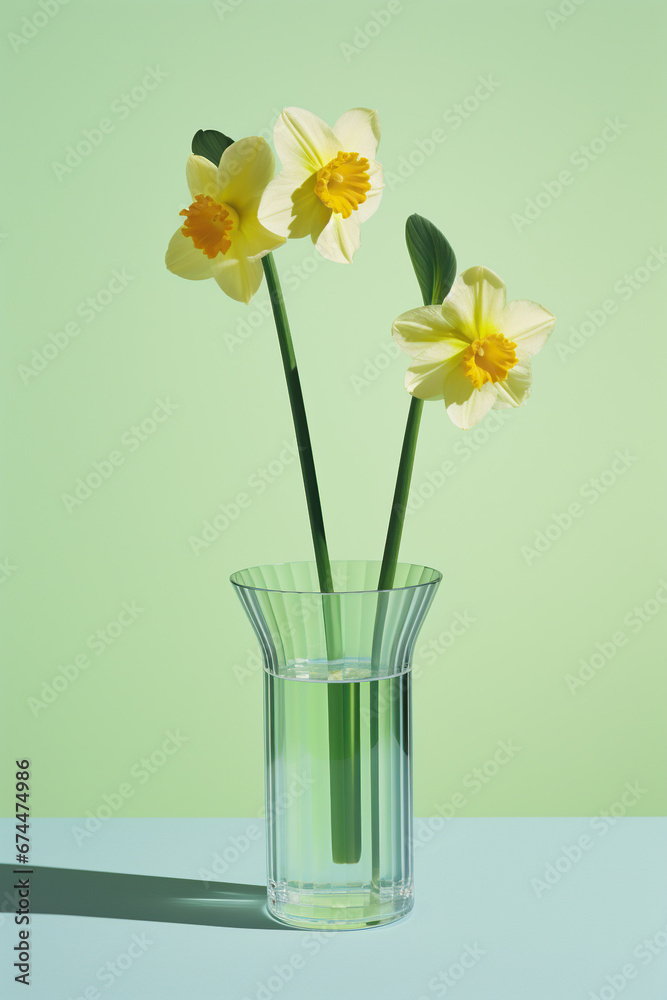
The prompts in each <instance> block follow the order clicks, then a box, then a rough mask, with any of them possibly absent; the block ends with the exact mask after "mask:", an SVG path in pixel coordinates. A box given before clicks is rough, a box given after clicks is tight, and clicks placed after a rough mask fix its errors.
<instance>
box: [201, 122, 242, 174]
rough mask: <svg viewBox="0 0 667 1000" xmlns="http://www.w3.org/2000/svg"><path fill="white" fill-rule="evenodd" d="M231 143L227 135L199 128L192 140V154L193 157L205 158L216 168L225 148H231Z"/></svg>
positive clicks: (231, 140)
mask: <svg viewBox="0 0 667 1000" xmlns="http://www.w3.org/2000/svg"><path fill="white" fill-rule="evenodd" d="M233 142H234V140H233V139H230V138H229V136H228V135H223V133H222V132H216V131H215V129H214V128H207V129H202V128H200V129H199V131H198V132H195V134H194V137H193V139H192V152H193V153H194V154H195V156H205V157H206V159H207V160H210V161H211V163H215V165H216V167H217V166H218V164H219V163H220V157H221V156H222V154H223V153H224V151H225V150H226V149H227V146H231V144H232V143H233Z"/></svg>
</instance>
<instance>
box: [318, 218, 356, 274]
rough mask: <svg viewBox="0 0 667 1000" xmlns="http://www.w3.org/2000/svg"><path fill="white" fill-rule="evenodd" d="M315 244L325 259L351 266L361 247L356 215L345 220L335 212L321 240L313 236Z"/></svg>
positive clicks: (320, 237) (323, 231)
mask: <svg viewBox="0 0 667 1000" xmlns="http://www.w3.org/2000/svg"><path fill="white" fill-rule="evenodd" d="M313 243H314V244H315V246H316V247H317V249H318V250H319V252H320V253H321V254H322V256H323V257H327V258H328V259H329V260H333V261H335V262H336V263H338V264H351V263H352V258H353V257H354V255H355V253H356V252H357V250H358V249H359V247H360V246H361V231H360V229H359V223H358V222H357V220H356V218H355V217H354V215H351V216H350V217H349V218H348V219H344V218H343V217H342V216H341V215H339V214H338V213H336V212H333V213H332V215H331V218H330V219H329V221H328V223H327V224H326V226H325V227H324V229H323V230H322V233H321V235H320V236H319V238H317V239H316V238H315V237H314V236H313Z"/></svg>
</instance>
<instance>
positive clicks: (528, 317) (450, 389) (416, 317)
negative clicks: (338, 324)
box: [392, 267, 556, 430]
mask: <svg viewBox="0 0 667 1000" xmlns="http://www.w3.org/2000/svg"><path fill="white" fill-rule="evenodd" d="M555 322H556V320H555V317H554V316H552V314H551V313H550V312H548V311H547V310H546V309H544V308H543V307H542V306H540V305H538V304H537V303H536V302H528V301H526V300H523V299H517V300H516V301H515V302H507V301H506V290H505V285H504V283H503V282H502V281H501V279H500V278H499V277H498V275H497V274H494V273H493V271H490V270H489V269H488V268H486V267H471V268H469V269H468V270H467V271H464V272H463V274H461V275H460V276H459V277H458V278H457V279H456V281H455V282H454V284H453V286H452V289H451V291H450V293H449V295H447V297H446V298H445V300H444V302H443V303H442V305H432V306H421V307H420V308H418V309H411V310H410V311H409V312H406V313H403V315H402V316H399V317H398V319H397V320H396V321H395V323H394V325H393V329H392V332H393V335H394V339H395V340H396V342H397V343H398V345H399V347H401V348H402V350H404V351H405V352H406V353H407V354H410V355H411V356H412V357H413V358H414V361H413V363H412V365H411V366H410V368H409V369H408V372H407V375H406V377H405V388H406V389H407V390H408V392H410V393H411V394H412V395H413V396H416V397H417V398H418V399H444V401H445V406H446V408H447V413H448V414H449V416H450V417H451V419H452V420H453V422H454V423H455V424H456V425H457V426H458V427H461V428H463V429H464V430H465V429H468V428H470V427H473V426H474V425H475V424H477V423H479V421H480V420H481V419H482V417H483V416H484V415H485V414H486V413H488V411H489V410H490V409H491V407H494V408H496V409H498V408H503V407H510V406H521V404H522V403H524V402H525V401H526V400H527V399H528V396H529V395H530V385H531V362H530V359H531V356H532V355H534V354H537V352H538V351H539V350H540V349H541V348H542V347H544V345H545V344H546V342H547V339H548V337H549V335H550V333H551V331H552V330H553V328H554V324H555Z"/></svg>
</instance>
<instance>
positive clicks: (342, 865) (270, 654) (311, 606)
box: [231, 561, 441, 930]
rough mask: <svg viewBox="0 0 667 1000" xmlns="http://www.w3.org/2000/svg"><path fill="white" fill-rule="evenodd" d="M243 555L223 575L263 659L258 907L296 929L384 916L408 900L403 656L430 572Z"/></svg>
mask: <svg viewBox="0 0 667 1000" xmlns="http://www.w3.org/2000/svg"><path fill="white" fill-rule="evenodd" d="M332 572H333V579H334V587H335V592H334V593H332V594H329V593H321V592H320V590H319V587H318V576H317V570H316V567H315V564H314V563H307V562H303V563H283V564H281V565H277V566H255V567H253V568H251V569H245V570H241V571H240V572H238V573H234V574H233V576H232V578H231V580H232V583H233V585H234V587H235V588H236V591H237V593H238V595H239V597H240V599H241V601H242V603H243V606H244V608H245V610H246V612H247V614H248V617H249V618H250V621H251V623H252V626H253V628H254V630H255V632H256V634H257V637H258V639H259V642H260V646H261V650H262V658H263V663H264V739H265V755H266V765H265V766H266V771H265V783H266V821H267V857H268V904H269V909H270V911H271V912H272V913H273V914H274V916H276V917H277V918H278V919H280V920H282V921H284V922H286V923H288V924H292V925H295V926H298V927H310V928H315V927H320V928H322V929H328V930H333V929H342V930H343V929H353V928H361V927H369V926H373V925H377V924H383V923H388V922H389V921H391V920H396V919H398V918H399V917H401V916H403V915H404V914H406V913H407V912H408V911H409V910H410V909H411V908H412V904H413V873H412V723H411V687H410V681H411V675H410V670H411V665H412V652H413V648H414V643H415V639H416V637H417V634H418V632H419V629H420V627H421V624H422V622H423V620H424V616H425V615H426V612H427V611H428V608H429V607H430V604H431V602H432V600H433V597H434V595H435V591H436V590H437V587H438V584H439V583H440V580H441V575H440V573H438V572H437V571H436V570H433V569H429V568H428V567H425V566H414V565H409V564H399V565H398V567H397V569H396V575H395V580H394V587H393V588H392V589H391V590H383V591H378V590H377V589H375V587H376V586H377V581H378V576H379V572H380V564H379V563H377V562H361V561H359V562H337V563H336V562H334V563H333V564H332Z"/></svg>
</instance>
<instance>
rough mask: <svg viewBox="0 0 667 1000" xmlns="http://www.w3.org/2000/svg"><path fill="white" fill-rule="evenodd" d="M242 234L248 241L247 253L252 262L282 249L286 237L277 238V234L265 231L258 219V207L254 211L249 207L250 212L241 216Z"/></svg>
mask: <svg viewBox="0 0 667 1000" xmlns="http://www.w3.org/2000/svg"><path fill="white" fill-rule="evenodd" d="M240 228H241V232H242V234H243V236H244V238H245V241H246V252H247V255H248V258H249V259H250V260H258V259H259V258H260V257H264V256H265V255H266V254H267V253H270V252H271V251H272V250H276V249H277V248H278V247H281V246H282V245H283V243H284V242H285V237H284V236H277V235H276V234H275V233H272V232H269V230H268V229H265V228H264V226H263V225H262V223H261V222H260V221H259V219H258V218H257V206H255V208H254V211H253V206H248V210H247V211H246V213H245V214H244V215H242V216H241V227H240Z"/></svg>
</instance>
